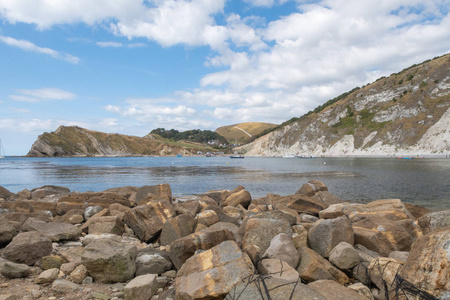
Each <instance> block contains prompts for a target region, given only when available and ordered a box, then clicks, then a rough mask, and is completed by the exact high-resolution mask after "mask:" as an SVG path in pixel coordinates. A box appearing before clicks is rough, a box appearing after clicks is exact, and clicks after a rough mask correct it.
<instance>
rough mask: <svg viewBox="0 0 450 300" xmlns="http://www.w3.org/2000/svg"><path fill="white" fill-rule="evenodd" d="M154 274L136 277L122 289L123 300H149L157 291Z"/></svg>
mask: <svg viewBox="0 0 450 300" xmlns="http://www.w3.org/2000/svg"><path fill="white" fill-rule="evenodd" d="M156 277H158V275H156V274H146V275H141V276H137V277H136V278H134V279H133V280H131V281H130V282H129V283H128V284H127V285H126V286H125V289H124V294H125V300H149V299H150V298H152V297H153V295H154V294H155V293H156V291H157V290H158V282H157V281H156Z"/></svg>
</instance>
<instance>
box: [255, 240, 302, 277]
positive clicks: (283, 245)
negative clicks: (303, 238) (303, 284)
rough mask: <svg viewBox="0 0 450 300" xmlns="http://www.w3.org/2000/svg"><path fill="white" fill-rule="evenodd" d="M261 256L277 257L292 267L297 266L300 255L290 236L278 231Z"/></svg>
mask: <svg viewBox="0 0 450 300" xmlns="http://www.w3.org/2000/svg"><path fill="white" fill-rule="evenodd" d="M262 257H263V258H272V259H279V260H283V261H285V262H287V263H288V264H289V265H290V266H291V267H292V268H297V265H298V262H299V260H300V255H299V254H298V252H297V249H296V248H295V245H294V242H293V241H292V238H291V236H289V235H287V234H285V233H280V234H278V235H276V236H275V237H274V238H273V239H272V240H271V241H270V246H269V248H267V250H266V252H264V254H263V256H262Z"/></svg>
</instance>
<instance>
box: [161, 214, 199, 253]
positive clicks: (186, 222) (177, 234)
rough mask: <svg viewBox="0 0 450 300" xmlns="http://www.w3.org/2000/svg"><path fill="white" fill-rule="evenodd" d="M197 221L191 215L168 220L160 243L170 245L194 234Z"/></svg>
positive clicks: (163, 228)
mask: <svg viewBox="0 0 450 300" xmlns="http://www.w3.org/2000/svg"><path fill="white" fill-rule="evenodd" d="M196 223H197V221H196V220H195V219H194V218H193V217H192V216H191V215H190V214H183V215H179V216H176V217H175V218H172V219H169V220H167V221H166V222H165V223H164V225H163V227H162V231H161V235H160V243H161V245H163V246H166V245H170V244H171V243H172V242H173V241H175V240H177V239H179V238H182V237H185V236H187V235H189V234H191V233H193V232H194V227H195V225H196Z"/></svg>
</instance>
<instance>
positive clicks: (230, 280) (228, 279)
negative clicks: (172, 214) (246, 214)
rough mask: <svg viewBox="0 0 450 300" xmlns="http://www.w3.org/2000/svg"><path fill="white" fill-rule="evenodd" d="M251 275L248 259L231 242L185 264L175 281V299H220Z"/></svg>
mask: <svg viewBox="0 0 450 300" xmlns="http://www.w3.org/2000/svg"><path fill="white" fill-rule="evenodd" d="M251 274H253V265H252V262H251V261H250V259H249V257H248V256H247V255H246V254H245V253H244V252H242V251H241V249H240V248H239V246H238V245H237V244H236V243H235V242H234V241H225V242H223V243H221V244H219V245H217V246H215V247H212V248H211V249H210V250H207V251H204V252H202V253H199V254H196V255H194V256H192V257H191V258H189V259H188V260H187V261H186V262H185V264H184V265H183V266H182V267H181V269H180V270H179V271H178V274H177V278H176V281H175V289H176V299H180V300H183V299H222V298H223V297H224V296H226V295H227V294H228V293H229V292H230V291H231V290H232V288H233V287H234V286H235V285H236V284H238V283H239V282H240V281H241V280H242V279H244V278H246V277H248V276H250V275H251Z"/></svg>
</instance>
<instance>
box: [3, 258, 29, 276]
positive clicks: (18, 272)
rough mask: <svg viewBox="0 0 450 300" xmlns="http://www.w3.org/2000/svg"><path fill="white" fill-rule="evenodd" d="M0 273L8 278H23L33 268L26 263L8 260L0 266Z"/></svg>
mask: <svg viewBox="0 0 450 300" xmlns="http://www.w3.org/2000/svg"><path fill="white" fill-rule="evenodd" d="M0 273H1V274H2V275H3V276H5V277H6V278H9V279H13V278H23V277H28V276H30V274H31V268H30V267H29V266H28V265H26V264H16V263H13V262H11V261H6V262H5V263H3V264H2V266H1V267H0Z"/></svg>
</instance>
